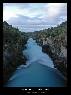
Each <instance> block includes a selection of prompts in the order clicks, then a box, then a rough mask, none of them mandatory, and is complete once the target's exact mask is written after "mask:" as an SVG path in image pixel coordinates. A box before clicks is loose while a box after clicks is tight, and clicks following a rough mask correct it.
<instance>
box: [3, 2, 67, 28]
mask: <svg viewBox="0 0 71 95" xmlns="http://www.w3.org/2000/svg"><path fill="white" fill-rule="evenodd" d="M4 20H6V21H8V22H10V24H13V25H14V24H15V25H16V24H18V23H19V25H20V26H21V25H22V24H25V25H26V26H27V28H26V29H28V27H30V25H31V24H32V25H34V24H35V28H34V30H35V29H36V30H37V28H36V26H37V25H41V26H42V25H43V27H44V28H45V26H46V27H47V26H52V25H56V24H59V23H61V22H62V21H65V20H67V3H39V4H38V3H35V4H34V3H4V4H3V21H4ZM26 26H25V27H26ZM25 27H24V28H25ZM38 27H39V26H38ZM32 30H33V27H32Z"/></svg>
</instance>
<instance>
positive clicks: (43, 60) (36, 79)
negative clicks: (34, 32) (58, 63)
mask: <svg viewBox="0 0 71 95" xmlns="http://www.w3.org/2000/svg"><path fill="white" fill-rule="evenodd" d="M26 47H27V49H26V50H25V51H23V52H24V54H25V56H26V58H27V62H26V64H27V65H26V66H24V65H21V66H20V67H18V68H17V70H16V71H15V73H14V74H13V76H12V77H11V78H10V79H9V81H8V83H7V84H6V86H7V87H64V86H65V81H64V79H63V78H62V75H61V74H60V73H59V71H58V70H57V69H55V68H54V64H53V61H52V60H51V58H50V57H49V56H48V55H46V54H45V53H43V52H42V48H41V47H40V46H38V45H37V43H36V42H35V41H34V40H33V39H32V38H31V39H29V40H28V41H27V44H26Z"/></svg>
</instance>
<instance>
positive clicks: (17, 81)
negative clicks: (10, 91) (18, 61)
mask: <svg viewBox="0 0 71 95" xmlns="http://www.w3.org/2000/svg"><path fill="white" fill-rule="evenodd" d="M7 86H8V87H10V86H11V87H64V86H65V82H64V79H63V78H62V77H61V76H60V75H59V73H58V71H57V70H55V69H52V68H50V67H46V66H44V65H42V64H39V63H34V64H31V65H29V66H28V67H27V68H22V69H20V70H17V71H16V72H15V73H14V76H13V79H12V80H10V81H9V82H8V83H7Z"/></svg>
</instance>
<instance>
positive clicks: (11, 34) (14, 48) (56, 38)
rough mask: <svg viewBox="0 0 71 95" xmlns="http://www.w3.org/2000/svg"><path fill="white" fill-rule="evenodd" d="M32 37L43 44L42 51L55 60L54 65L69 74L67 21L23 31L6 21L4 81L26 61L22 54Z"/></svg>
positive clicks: (4, 23)
mask: <svg viewBox="0 0 71 95" xmlns="http://www.w3.org/2000/svg"><path fill="white" fill-rule="evenodd" d="M29 37H32V38H33V39H35V40H36V42H37V43H38V44H39V45H40V46H42V51H43V52H45V53H47V54H48V55H49V56H50V57H51V58H52V60H53V62H54V65H55V67H56V68H57V69H59V70H60V71H61V72H62V74H63V75H64V76H67V54H66V51H67V21H66V22H63V23H62V24H60V25H58V26H57V27H51V28H48V29H44V30H40V31H35V32H28V33H25V32H21V31H19V29H18V28H14V27H12V25H9V24H8V23H7V22H6V21H4V22H3V76H4V78H3V79H4V83H5V82H6V81H7V80H8V79H9V78H10V76H11V75H12V74H13V72H14V71H15V70H16V68H17V67H18V66H19V65H21V64H25V63H26V58H25V56H24V55H23V54H22V50H23V49H25V44H26V42H27V39H28V38H29Z"/></svg>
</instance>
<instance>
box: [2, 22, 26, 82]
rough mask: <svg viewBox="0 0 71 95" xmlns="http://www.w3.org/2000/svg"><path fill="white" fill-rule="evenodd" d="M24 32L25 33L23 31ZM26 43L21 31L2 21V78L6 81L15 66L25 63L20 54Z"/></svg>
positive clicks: (23, 57)
mask: <svg viewBox="0 0 71 95" xmlns="http://www.w3.org/2000/svg"><path fill="white" fill-rule="evenodd" d="M24 34H25V33H24ZM25 43H26V39H25V36H24V35H23V37H22V35H21V32H20V31H19V30H18V29H16V28H14V27H12V26H11V25H9V24H8V23H7V22H3V77H4V78H3V79H4V82H6V81H7V80H8V79H9V77H10V76H11V75H12V72H14V70H15V69H16V67H17V66H19V65H21V64H25V61H26V58H25V56H23V54H22V50H23V49H24V45H25Z"/></svg>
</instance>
